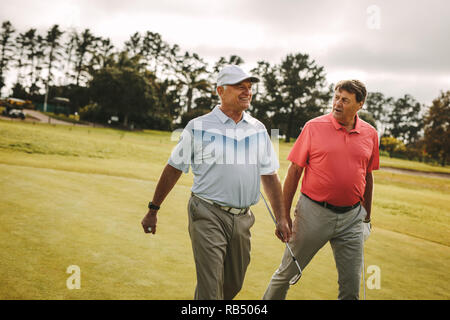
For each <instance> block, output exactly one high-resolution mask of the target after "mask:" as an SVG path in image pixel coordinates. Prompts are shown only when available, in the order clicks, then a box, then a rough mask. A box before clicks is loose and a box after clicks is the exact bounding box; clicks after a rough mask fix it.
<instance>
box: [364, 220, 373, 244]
mask: <svg viewBox="0 0 450 320" xmlns="http://www.w3.org/2000/svg"><path fill="white" fill-rule="evenodd" d="M371 230H372V225H371V224H370V221H369V222H363V237H364V242H365V241H366V240H367V238H369V236H370V231H371Z"/></svg>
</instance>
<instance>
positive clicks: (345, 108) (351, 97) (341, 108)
mask: <svg viewBox="0 0 450 320" xmlns="http://www.w3.org/2000/svg"><path fill="white" fill-rule="evenodd" d="M363 103H364V102H363V101H361V102H356V95H355V94H354V93H350V92H348V91H346V90H343V89H341V90H336V91H335V92H334V98H333V117H334V118H335V119H336V120H337V121H338V122H339V123H340V124H342V125H350V124H352V123H353V119H354V118H355V115H356V113H357V112H358V110H359V109H361V107H362V105H363Z"/></svg>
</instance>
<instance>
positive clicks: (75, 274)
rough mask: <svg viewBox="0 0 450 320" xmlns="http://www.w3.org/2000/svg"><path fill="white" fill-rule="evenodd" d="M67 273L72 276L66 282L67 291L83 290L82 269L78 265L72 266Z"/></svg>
mask: <svg viewBox="0 0 450 320" xmlns="http://www.w3.org/2000/svg"><path fill="white" fill-rule="evenodd" d="M66 273H69V274H71V276H70V277H68V278H67V280H66V286H67V289H69V290H73V289H80V288H81V269H80V267H79V266H77V265H71V266H68V267H67V270H66Z"/></svg>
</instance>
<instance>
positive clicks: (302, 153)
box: [287, 123, 311, 168]
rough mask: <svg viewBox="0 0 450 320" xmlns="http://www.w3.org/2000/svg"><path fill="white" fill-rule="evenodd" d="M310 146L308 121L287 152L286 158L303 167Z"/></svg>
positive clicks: (306, 160)
mask: <svg viewBox="0 0 450 320" xmlns="http://www.w3.org/2000/svg"><path fill="white" fill-rule="evenodd" d="M310 148H311V135H310V130H309V125H308V123H307V124H306V125H305V126H304V127H303V130H302V132H301V133H300V135H299V136H298V138H297V140H296V141H295V144H294V146H293V147H292V149H291V152H289V155H288V158H287V159H288V160H289V161H291V162H293V163H295V164H297V165H298V166H300V167H302V168H304V167H306V166H307V165H308V161H309V155H310Z"/></svg>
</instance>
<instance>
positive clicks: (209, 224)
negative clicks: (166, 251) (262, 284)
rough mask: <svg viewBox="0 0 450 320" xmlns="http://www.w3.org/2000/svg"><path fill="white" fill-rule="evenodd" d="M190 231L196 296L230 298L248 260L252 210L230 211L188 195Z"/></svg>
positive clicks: (218, 298)
mask: <svg viewBox="0 0 450 320" xmlns="http://www.w3.org/2000/svg"><path fill="white" fill-rule="evenodd" d="M188 213H189V235H190V237H191V242H192V250H193V253H194V260H195V267H196V272H197V287H196V289H195V299H196V300H223V299H225V300H231V299H233V298H234V297H235V296H236V295H237V294H238V292H239V291H240V290H241V288H242V284H243V282H244V277H245V272H246V271H247V267H248V265H249V263H250V238H251V234H250V228H251V227H252V226H253V224H254V222H255V217H254V215H253V213H252V212H251V211H250V210H248V211H247V212H246V213H244V214H240V215H233V214H231V213H228V212H226V211H223V210H221V209H220V208H218V207H216V206H214V205H212V204H209V203H207V202H205V201H203V200H201V199H199V198H197V197H195V196H191V198H190V199H189V204H188Z"/></svg>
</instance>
